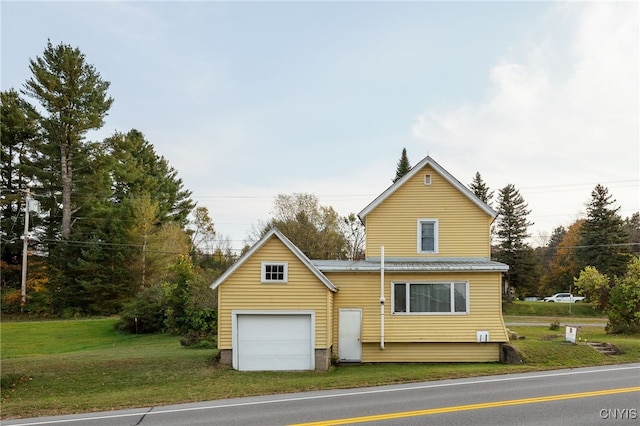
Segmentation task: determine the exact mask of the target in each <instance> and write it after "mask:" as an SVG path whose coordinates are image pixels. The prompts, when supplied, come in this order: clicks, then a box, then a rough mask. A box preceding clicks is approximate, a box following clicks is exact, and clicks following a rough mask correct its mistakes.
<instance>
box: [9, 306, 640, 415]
mask: <svg viewBox="0 0 640 426" xmlns="http://www.w3.org/2000/svg"><path fill="white" fill-rule="evenodd" d="M115 321H116V320H115V319H99V320H73V321H47V322H3V323H2V324H0V332H1V336H2V347H1V352H0V354H1V357H2V359H1V367H2V369H1V372H2V374H1V376H2V380H1V381H2V389H1V395H0V396H1V398H2V409H1V412H0V416H1V417H2V418H5V419H6V418H14V417H34V416H44V415H59V414H69V413H77V412H88V411H102V410H111V409H121V408H132V407H141V406H155V405H162V404H174V403H181V402H191V401H204V400H212V399H222V398H232V397H242V396H251V395H261V394H275V393H285V392H299V391H309V390H319V389H330V388H351V387H358V386H373V385H381V384H392V383H406V382H413V381H424V380H437V379H444V378H457V377H471V376H481V375H490V374H507V373H514V372H525V371H534V370H544V369H551V368H558V367H580V366H587V365H602V364H610V363H626V362H638V361H639V360H640V339H639V337H640V336H637V335H636V336H631V337H625V336H607V335H605V334H604V331H603V329H602V327H584V328H583V329H581V330H580V334H579V337H583V338H587V339H588V340H589V341H596V340H600V341H607V342H611V343H614V344H616V345H617V346H619V347H620V348H621V349H622V350H623V352H624V353H623V354H622V355H619V356H616V357H607V356H605V355H601V354H599V353H597V352H596V351H595V350H593V349H591V348H590V347H588V346H586V345H570V344H566V343H563V342H562V338H561V337H559V335H560V333H559V332H558V331H551V330H549V329H548V326H547V327H537V326H530V327H511V329H512V330H514V331H517V332H518V333H520V335H524V336H526V339H525V340H518V341H515V342H513V344H514V345H515V346H516V347H517V348H518V350H519V351H520V352H521V354H522V356H523V358H524V360H525V363H524V364H523V365H504V364H499V363H484V364H476V363H469V364H467V363H463V364H361V365H355V366H349V367H337V368H332V369H331V370H330V371H328V372H239V371H235V370H232V369H230V368H228V367H221V366H219V365H217V364H215V363H213V358H214V356H215V355H216V350H212V349H186V348H183V347H181V346H180V344H179V342H178V338H177V337H176V336H171V335H152V336H146V335H141V336H136V335H133V336H132V335H123V334H118V333H116V332H115V331H114V329H113V325H114V323H115Z"/></svg>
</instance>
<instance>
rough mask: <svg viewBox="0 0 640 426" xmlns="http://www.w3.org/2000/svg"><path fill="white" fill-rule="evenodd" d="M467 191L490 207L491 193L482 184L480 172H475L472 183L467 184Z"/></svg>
mask: <svg viewBox="0 0 640 426" xmlns="http://www.w3.org/2000/svg"><path fill="white" fill-rule="evenodd" d="M469 189H470V190H471V191H472V192H473V193H474V194H475V195H476V197H478V198H480V200H482V202H483V203H485V204H487V205H489V206H490V205H491V200H492V199H493V191H491V190H489V187H488V186H487V185H486V184H485V183H484V181H483V180H482V176H480V172H476V175H475V176H474V177H473V181H472V182H471V184H469Z"/></svg>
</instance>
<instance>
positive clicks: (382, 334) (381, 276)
mask: <svg viewBox="0 0 640 426" xmlns="http://www.w3.org/2000/svg"><path fill="white" fill-rule="evenodd" d="M380 349H384V246H380Z"/></svg>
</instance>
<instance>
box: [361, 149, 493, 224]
mask: <svg viewBox="0 0 640 426" xmlns="http://www.w3.org/2000/svg"><path fill="white" fill-rule="evenodd" d="M425 166H431V168H432V169H434V170H435V171H436V172H437V173H438V174H439V175H440V176H442V177H443V178H444V179H445V180H446V181H447V182H449V183H450V184H451V185H453V186H454V187H455V188H456V189H457V190H458V191H460V192H461V193H462V195H464V196H465V197H467V198H468V199H469V200H471V201H472V202H473V203H474V204H475V205H477V206H478V207H480V209H481V210H482V211H484V212H485V213H486V214H488V215H489V216H491V217H492V218H494V219H495V217H496V216H497V215H498V213H497V212H496V211H495V210H493V209H492V208H491V207H489V206H488V205H487V204H486V203H484V202H483V201H482V200H480V199H479V198H478V197H476V195H475V194H474V193H473V192H471V190H470V189H469V188H467V187H466V186H465V185H463V184H462V183H460V181H459V180H458V179H456V178H455V177H453V175H451V174H450V173H449V172H448V171H446V170H445V169H444V168H443V167H442V166H441V165H440V164H438V163H436V161H435V160H434V159H433V158H431V157H429V156H426V157H425V158H423V159H422V161H420V162H419V163H418V164H416V165H415V166H413V167H412V168H411V170H409V172H408V173H407V174H405V175H404V176H402V177H401V178H400V179H398V180H397V181H396V182H395V183H394V184H393V185H391V186H390V187H389V188H387V189H386V190H385V191H384V192H383V193H382V194H380V195H378V197H377V198H376V199H375V200H373V201H372V202H371V203H369V205H368V206H367V207H365V208H364V209H363V210H362V211H361V212H360V213H358V217H359V218H360V220H361V221H363V222H364V218H365V217H366V216H367V215H368V214H369V213H371V212H372V211H373V210H374V209H375V208H376V207H378V206H379V205H380V204H382V202H383V201H384V200H386V199H387V198H389V196H390V195H391V194H393V193H394V192H396V191H397V190H398V188H400V187H401V186H402V185H404V184H405V183H406V182H407V181H408V180H409V179H411V178H412V177H413V176H415V175H416V174H418V173H420V171H421V170H422V169H423V168H424V167H425Z"/></svg>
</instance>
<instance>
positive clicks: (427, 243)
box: [418, 219, 438, 253]
mask: <svg viewBox="0 0 640 426" xmlns="http://www.w3.org/2000/svg"><path fill="white" fill-rule="evenodd" d="M437 252H438V220H437V219H418V253H437Z"/></svg>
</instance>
